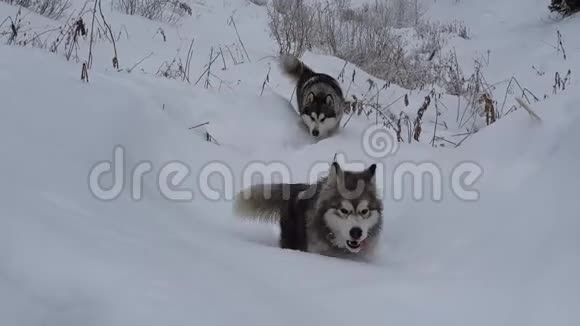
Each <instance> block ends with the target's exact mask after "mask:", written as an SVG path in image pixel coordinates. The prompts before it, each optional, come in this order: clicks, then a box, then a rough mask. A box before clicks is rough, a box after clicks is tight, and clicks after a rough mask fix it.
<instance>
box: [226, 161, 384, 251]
mask: <svg viewBox="0 0 580 326" xmlns="http://www.w3.org/2000/svg"><path fill="white" fill-rule="evenodd" d="M375 170H376V165H375V164H372V165H370V166H369V167H368V168H367V169H366V170H364V171H360V172H354V171H345V170H343V169H342V168H341V167H340V165H339V164H338V163H336V162H334V163H332V164H331V165H330V170H329V173H328V176H326V177H323V178H321V179H319V180H318V181H317V182H316V183H314V184H306V183H292V184H284V183H282V184H258V185H254V186H251V187H248V188H246V189H244V190H242V191H241V192H239V193H238V194H237V196H236V201H235V204H234V212H235V214H236V215H238V216H242V217H247V218H253V219H257V220H259V221H263V222H270V223H279V225H280V231H281V233H280V239H279V245H280V247H281V248H284V249H292V250H299V251H304V252H312V253H317V254H321V255H325V256H332V257H341V258H352V259H359V258H360V259H362V260H368V259H372V257H373V254H374V251H375V248H376V246H377V242H378V238H379V235H380V233H381V229H382V223H383V221H382V220H383V217H382V216H383V213H382V212H383V205H382V202H381V200H380V199H379V198H378V196H377V189H376V177H375Z"/></svg>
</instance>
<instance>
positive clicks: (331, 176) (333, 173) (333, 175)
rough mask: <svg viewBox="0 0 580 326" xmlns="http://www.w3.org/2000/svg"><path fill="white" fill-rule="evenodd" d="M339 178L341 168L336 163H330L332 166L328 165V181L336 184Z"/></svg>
mask: <svg viewBox="0 0 580 326" xmlns="http://www.w3.org/2000/svg"><path fill="white" fill-rule="evenodd" d="M341 176H342V168H341V167H340V165H339V164H338V162H336V161H335V162H332V164H330V171H329V172H328V181H329V182H331V183H336V182H337V180H338V179H339V178H340V177H341Z"/></svg>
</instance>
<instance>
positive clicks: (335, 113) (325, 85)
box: [280, 55, 345, 139]
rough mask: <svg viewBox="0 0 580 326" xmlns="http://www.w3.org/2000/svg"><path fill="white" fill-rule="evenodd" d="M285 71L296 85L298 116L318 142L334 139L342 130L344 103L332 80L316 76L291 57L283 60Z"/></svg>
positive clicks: (319, 74) (341, 93) (337, 84)
mask: <svg viewBox="0 0 580 326" xmlns="http://www.w3.org/2000/svg"><path fill="white" fill-rule="evenodd" d="M280 65H281V67H282V71H283V72H284V73H285V74H286V75H288V76H289V77H291V78H292V79H293V80H295V81H296V101H297V104H298V114H299V115H300V118H301V120H302V121H303V122H304V124H305V125H306V126H307V127H308V132H309V133H310V134H311V135H312V136H314V137H316V138H320V139H322V138H326V137H329V136H332V135H333V134H334V133H336V131H337V130H338V129H339V127H340V121H341V119H342V116H343V114H344V107H345V100H344V96H343V92H342V89H341V88H340V85H339V83H338V81H337V80H336V79H334V78H333V77H331V76H329V75H327V74H323V73H317V72H314V71H313V70H312V69H311V68H310V67H308V66H307V65H305V64H304V62H302V61H300V60H299V59H298V58H296V57H295V56H292V55H282V56H281V57H280Z"/></svg>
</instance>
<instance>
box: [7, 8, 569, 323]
mask: <svg viewBox="0 0 580 326" xmlns="http://www.w3.org/2000/svg"><path fill="white" fill-rule="evenodd" d="M545 2H546V3H545ZM192 3H193V4H195V5H194V9H195V12H196V14H195V15H194V16H193V17H191V18H188V19H187V20H186V21H185V22H184V23H183V24H182V25H181V26H180V27H171V26H163V28H164V30H165V33H166V34H167V37H168V40H167V42H163V41H162V40H161V39H160V38H159V37H154V38H152V36H153V35H154V34H155V31H156V30H157V28H158V27H159V26H161V25H160V24H159V23H154V22H150V21H147V20H145V19H141V18H139V17H126V16H124V15H121V14H116V13H114V12H110V10H109V9H107V10H106V12H107V13H108V14H107V15H108V17H110V20H111V24H112V26H113V27H114V29H115V30H116V31H119V29H120V26H124V27H125V28H126V29H127V31H128V35H129V38H128V39H126V38H121V40H120V41H119V42H118V46H119V53H120V55H119V57H120V58H119V59H120V63H121V68H130V67H132V66H133V65H134V64H135V63H136V62H137V61H139V60H140V59H141V58H143V57H145V56H147V55H148V54H149V53H151V52H153V53H154V55H152V56H151V57H149V58H148V59H146V60H145V61H143V63H142V64H141V65H139V67H138V68H137V69H135V70H134V71H133V72H131V73H128V72H126V71H120V72H119V71H115V70H113V69H111V67H110V59H111V48H110V44H109V43H104V42H101V43H98V46H97V47H95V59H94V66H93V68H92V69H91V70H90V71H89V78H90V80H89V83H84V82H82V81H81V80H80V66H81V63H80V61H79V62H75V61H74V60H71V61H66V60H65V59H64V58H63V56H62V55H57V54H50V53H48V52H47V51H45V50H41V49H36V48H31V47H19V46H14V45H12V46H8V45H5V44H2V45H0V104H1V106H2V117H1V119H0V139H1V146H0V158H1V161H0V162H1V168H0V180H2V186H1V187H0V207H1V211H0V324H1V325H6V326H13V325H14V326H28V325H31V326H32V325H47V326H53V325H54V326H57V325H58V326H77V325H87V326H89V325H95V326H97V325H98V326H117V325H118V326H127V325H140V326H148V325H206V326H208V325H232V324H236V325H258V326H261V325H333V326H338V325H350V326H352V325H361V324H365V325H405V326H411V325H421V326H422V325H470V326H471V325H482V326H483V325H485V326H489V325H510V326H516V325H522V326H523V325H526V326H531V325H558V326H564V325H578V324H580V278H579V275H580V237H579V236H578V235H579V233H580V218H579V217H580V215H579V213H578V209H577V206H576V204H577V203H576V200H578V190H577V189H578V188H577V187H578V186H577V185H578V183H579V181H580V177H579V175H578V167H579V166H580V150H579V147H578V144H577V141H578V139H580V129H578V127H577V126H578V124H579V123H580V111H578V103H580V92H579V91H578V90H579V86H580V85H579V83H578V80H577V79H576V78H575V77H574V75H572V77H573V78H572V81H571V84H570V85H569V86H568V88H567V90H566V91H562V92H558V94H556V95H553V94H552V85H553V81H554V79H553V76H554V73H555V72H556V71H559V72H560V73H561V74H562V75H563V74H565V72H566V71H567V70H568V69H572V70H573V72H572V73H573V74H575V71H574V68H575V67H578V65H579V64H580V39H579V38H577V37H576V36H575V35H576V34H577V30H578V29H579V28H580V20H579V19H580V17H578V16H573V17H570V18H568V19H565V20H562V21H553V20H551V19H550V15H549V13H548V12H547V9H546V6H547V1H541V0H514V1H510V2H509V3H508V2H507V1H500V0H494V1H477V0H461V1H458V2H456V1H455V0H438V1H434V2H427V4H428V6H427V8H428V9H429V10H428V12H427V16H428V17H430V18H433V19H439V20H443V21H444V20H453V19H462V20H465V22H466V23H467V25H468V26H469V27H470V31H471V33H472V38H471V39H470V40H463V39H460V38H457V39H453V40H451V41H450V44H449V45H448V49H451V48H455V49H456V51H457V54H458V57H459V59H460V61H461V64H462V65H463V66H464V67H465V69H466V70H469V68H470V67H472V65H473V63H472V61H473V59H474V57H476V56H477V55H478V54H481V53H486V51H487V50H489V51H490V62H489V65H488V66H487V67H486V76H487V77H488V79H489V80H488V81H489V82H490V83H493V82H501V81H504V80H507V79H509V78H510V77H511V76H516V77H517V78H518V80H519V81H520V82H522V83H523V84H525V86H524V87H527V88H529V89H530V90H531V91H532V92H533V93H534V94H536V95H538V97H540V100H541V101H539V102H533V103H532V104H531V107H532V109H533V110H534V111H535V112H536V113H537V114H538V115H539V116H540V117H541V118H542V122H541V123H538V122H536V121H534V120H533V119H531V118H530V116H529V115H528V114H527V113H526V111H524V110H523V109H518V110H516V111H514V112H512V113H511V114H509V115H507V116H505V117H503V118H502V119H500V120H498V121H497V122H496V123H494V124H493V125H491V126H490V127H487V128H484V129H483V130H481V131H479V132H478V133H476V134H475V135H474V136H472V137H471V138H469V139H468V140H466V141H465V142H464V143H463V144H462V145H461V146H459V147H457V148H451V147H446V148H433V147H431V146H430V145H429V144H428V142H429V140H430V136H425V138H426V140H423V141H422V142H421V143H413V144H407V143H402V144H400V146H399V148H398V150H397V151H396V153H394V154H392V155H389V156H387V157H385V158H374V157H370V156H368V155H367V154H366V153H365V152H364V151H363V148H362V146H361V143H362V140H361V139H362V134H363V133H364V131H365V128H367V127H368V126H372V125H373V123H374V119H375V118H374V117H369V118H366V117H364V116H355V117H353V118H352V120H351V121H349V123H348V124H347V125H346V127H345V128H344V129H343V130H342V131H341V133H340V134H338V135H337V136H336V137H333V138H329V139H326V140H322V141H319V142H314V141H313V140H312V139H310V137H308V136H307V135H304V134H303V133H302V130H301V129H300V125H299V124H298V123H297V120H296V119H297V117H296V114H295V113H294V112H293V111H292V105H291V104H290V102H289V100H290V99H291V96H292V91H293V88H292V83H291V82H290V81H289V80H288V79H287V78H285V77H283V76H282V75H281V74H280V71H279V69H278V67H277V66H276V65H275V64H274V59H273V58H271V57H269V56H272V55H273V54H274V52H273V51H274V50H273V49H274V47H273V43H272V41H271V40H270V39H269V37H268V32H267V26H266V15H265V13H264V8H263V7H260V6H256V5H253V4H251V3H249V2H247V1H242V0H236V1H234V0H230V1H221V0H220V1H215V3H214V2H213V1H206V2H205V3H203V2H192ZM17 10H18V9H17V8H16V7H14V6H9V5H7V4H5V3H0V14H1V15H0V19H4V16H7V15H14V14H15V12H16V11H17ZM232 14H235V19H236V24H237V27H238V29H239V32H240V35H241V37H242V38H243V40H244V43H245V46H246V49H247V51H248V55H249V57H250V58H251V59H252V61H251V62H245V63H243V64H239V65H233V64H231V63H228V67H227V69H226V70H223V71H222V70H220V69H221V67H222V66H221V65H218V66H217V67H218V68H216V71H215V74H216V76H218V77H219V78H220V79H222V83H220V81H219V80H218V79H217V77H215V78H213V79H212V80H211V81H212V87H211V88H208V89H206V88H204V87H203V79H202V81H201V82H200V83H199V84H198V85H193V83H194V82H195V80H196V79H197V77H198V76H199V75H200V74H201V73H202V72H203V70H204V69H205V67H204V65H205V64H206V63H207V61H208V58H209V53H210V48H211V47H212V46H214V47H216V48H217V47H219V45H220V44H228V43H233V42H235V41H236V39H237V38H236V35H235V32H234V31H233V29H232V27H231V26H228V24H227V19H228V17H229V16H230V15H232ZM26 20H27V21H28V22H30V24H31V25H30V27H29V28H30V29H31V30H35V29H36V30H41V29H42V28H43V27H44V26H58V25H59V24H61V23H62V22H53V21H50V20H48V19H46V18H42V17H39V16H37V15H35V14H32V13H29V14H27V16H26ZM3 28H4V27H3ZM556 30H559V31H560V32H561V33H562V35H563V37H564V39H565V47H566V50H567V59H566V60H564V59H563V58H562V55H561V54H560V53H558V52H557V51H556V49H555V48H554V46H556V43H555V42H556ZM123 35H124V34H123ZM192 37H194V38H195V39H196V41H195V45H194V56H193V59H192V68H191V71H192V73H191V81H192V83H191V84H189V83H187V82H183V81H178V80H170V79H166V78H162V77H157V76H155V72H156V71H157V69H158V67H159V65H160V64H161V63H162V62H163V61H166V60H171V59H172V58H173V56H175V52H176V51H177V49H178V48H181V52H183V51H187V47H188V46H189V42H190V41H191V38H192ZM83 42H85V41H83ZM86 44H87V43H82V46H81V49H80V50H79V51H80V52H82V54H80V55H79V56H81V57H82V58H84V59H86V54H87V53H88V51H86V49H87V48H86ZM184 49H185V50H184ZM304 60H305V61H306V62H307V63H308V64H310V65H311V66H312V67H313V68H315V69H317V70H320V71H324V72H327V73H329V74H331V75H334V76H337V75H338V74H339V73H340V71H341V69H342V67H343V65H344V63H343V61H341V60H339V59H337V58H333V57H329V56H323V55H318V54H315V53H308V54H307V55H305V57H304ZM532 65H533V66H535V67H536V68H538V69H540V70H542V71H545V72H546V74H545V75H543V76H540V75H538V74H537V73H536V71H534V70H533V69H532ZM269 67H271V73H270V76H269V85H268V86H266V88H265V90H264V91H263V93H262V90H261V88H262V83H263V81H264V78H265V76H266V73H267V72H268V69H269ZM349 67H352V65H350V66H349ZM349 69H350V70H347V71H348V73H350V71H352V68H349ZM349 78H350V77H349ZM349 78H345V83H344V86H345V88H346V87H348V82H349V81H348V80H346V79H349ZM356 78H357V82H356V83H354V84H353V85H351V86H352V88H351V93H355V92H364V90H365V89H364V88H365V80H366V79H367V78H370V76H368V75H365V74H364V73H362V72H360V71H359V72H358V73H357V77H356ZM357 85H358V86H357ZM357 87H359V88H360V89H357ZM502 91H505V86H504V88H503V89H502V90H498V91H497V93H496V94H495V96H496V97H498V98H502V99H503V93H501V92H502ZM406 92H408V91H406V90H404V89H402V88H399V87H397V86H395V85H393V86H391V88H390V89H389V92H388V93H387V95H386V98H383V99H382V100H383V101H384V102H385V103H389V102H392V101H393V100H394V99H396V98H397V97H399V96H400V95H401V94H405V93H406ZM261 93H262V94H261ZM544 94H546V95H548V96H547V98H546V99H544ZM411 95H412V96H411V100H412V103H411V105H410V108H411V109H409V110H410V111H409V112H413V111H415V112H416V108H417V107H418V105H419V104H420V103H421V101H422V98H423V93H416V92H414V93H412V94H411ZM444 100H445V99H444ZM447 100H448V101H449V102H448V103H454V102H453V101H454V99H453V97H449V98H448V99H447ZM509 101H510V103H512V104H515V101H514V99H513V96H511V95H510V97H509ZM294 103H295V102H294V101H292V104H294ZM450 105H451V104H450ZM400 109H405V108H400ZM412 116H413V117H414V115H412ZM446 116H449V117H450V118H449V120H454V116H455V111H454V109H451V110H450V112H443V113H442V117H441V119H444V118H445V117H446ZM425 117H426V118H425V120H428V118H433V117H434V115H433V113H432V112H429V111H427V112H426V114H425ZM208 121H209V125H204V126H201V127H198V128H195V129H189V128H190V127H192V126H196V125H199V124H202V123H204V122H208ZM206 131H207V132H209V133H210V134H211V135H212V136H213V137H214V138H215V140H216V141H217V143H218V144H215V143H211V142H207V141H206V139H205V132H206ZM441 132H442V133H445V132H447V133H449V134H452V133H455V132H461V131H460V130H458V129H455V130H449V131H441ZM424 133H425V134H426V135H428V134H430V133H431V134H432V133H433V125H430V126H429V127H425V131H424ZM116 146H121V147H122V148H123V149H124V153H125V156H124V159H125V161H124V173H123V175H124V184H123V191H122V193H121V194H120V196H119V197H117V198H116V199H114V200H111V201H103V200H99V199H97V198H96V197H95V196H93V194H92V193H91V191H90V188H89V172H90V170H91V169H92V168H93V167H94V166H95V165H96V164H98V163H99V162H102V161H111V160H112V159H113V151H114V149H115V147H116ZM335 153H339V154H341V155H343V156H344V157H345V158H346V161H348V162H353V161H356V162H363V163H364V164H365V165H368V164H370V163H379V164H380V166H381V168H382V170H381V171H380V172H381V173H380V174H379V175H380V177H381V180H382V181H381V184H382V185H383V190H384V198H383V201H384V205H385V211H384V215H385V222H384V223H385V224H384V233H383V235H382V238H381V242H380V248H379V249H380V250H379V253H378V255H377V257H376V259H375V260H374V261H373V262H370V263H360V262H351V261H345V260H340V259H335V258H328V257H322V256H319V255H315V254H308V253H300V252H295V251H289V250H281V249H279V248H278V247H277V234H278V233H277V232H278V230H277V229H276V227H275V226H268V225H261V224H254V223H248V222H245V221H240V220H238V219H236V218H235V217H234V216H233V214H232V206H231V205H232V202H231V196H232V195H233V192H234V191H238V190H239V189H240V187H241V186H242V179H243V178H242V176H243V172H244V171H246V170H247V169H245V168H246V167H247V166H248V165H249V164H252V163H256V162H263V163H265V164H267V163H271V162H283V163H284V164H286V165H287V166H288V167H289V170H290V171H291V178H292V181H293V182H304V181H308V172H309V171H310V169H311V167H312V166H314V165H315V164H316V163H320V162H323V163H328V162H329V161H330V160H332V158H333V156H334V155H335ZM142 162H149V163H150V164H151V167H152V169H151V172H149V173H147V174H146V175H145V177H144V178H143V186H142V191H143V192H142V198H141V199H140V200H134V199H133V198H132V197H131V189H132V185H133V183H132V178H131V173H132V172H133V169H134V168H135V167H136V166H137V165H138V164H139V163H142ZM170 162H180V163H181V164H183V165H185V166H187V167H188V169H189V171H188V172H189V174H188V175H187V177H186V179H185V181H184V182H183V183H182V184H180V185H179V188H181V189H191V191H192V192H193V199H192V200H185V201H175V200H169V199H167V198H165V197H164V196H163V194H162V193H161V191H160V188H159V186H158V185H157V179H158V178H157V176H158V174H159V173H160V171H161V170H162V168H163V167H164V166H165V165H166V164H168V163H170ZM405 162H414V163H420V162H432V163H433V164H435V165H436V166H437V167H439V169H440V170H441V171H442V173H443V179H442V180H443V187H442V188H443V197H442V199H441V200H438V201H434V200H431V199H430V194H431V189H430V188H428V189H427V190H426V196H425V197H426V198H423V199H421V200H414V199H413V197H412V192H411V188H410V185H411V183H410V182H409V181H408V180H407V182H406V183H405V186H406V188H405V196H404V198H403V200H395V199H394V198H393V188H392V181H393V175H394V171H395V170H396V168H397V166H398V165H399V164H402V163H405ZM462 162H474V163H476V164H477V165H478V166H480V167H481V168H482V169H483V175H482V176H481V177H480V178H479V180H478V181H477V182H476V183H475V185H473V188H474V189H476V190H477V191H478V193H479V199H478V200H476V201H464V200H460V199H459V198H457V196H455V194H454V192H453V191H452V190H451V173H452V171H453V168H454V167H456V166H458V165H459V164H461V163H462ZM212 164H213V165H212ZM208 166H209V167H212V166H213V167H216V166H218V167H225V166H227V167H228V169H229V171H231V173H232V177H233V180H234V181H235V183H234V187H233V188H231V189H230V188H228V187H225V188H224V187H221V186H220V185H221V184H222V182H221V180H220V179H219V178H217V179H211V186H212V187H214V188H215V189H218V190H219V189H220V188H223V189H221V190H222V191H221V194H222V197H221V198H219V199H217V200H215V199H212V198H208V197H207V192H205V193H204V191H203V189H205V188H204V186H203V185H202V184H200V183H199V176H200V173H202V171H208V170H204V169H207V167H208ZM202 176H203V175H202ZM202 179H203V178H202ZM111 180H112V178H111V175H110V174H109V175H107V177H103V186H106V185H110V184H111Z"/></svg>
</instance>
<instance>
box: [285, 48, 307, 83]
mask: <svg viewBox="0 0 580 326" xmlns="http://www.w3.org/2000/svg"><path fill="white" fill-rule="evenodd" d="M280 66H281V68H282V71H283V72H284V73H285V74H286V75H288V76H290V77H292V78H293V79H296V80H299V79H301V78H308V77H310V76H312V75H314V74H315V72H314V70H312V69H310V67H308V66H307V65H305V64H304V62H302V61H300V59H298V58H296V57H295V56H293V55H290V54H283V55H281V56H280Z"/></svg>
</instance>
